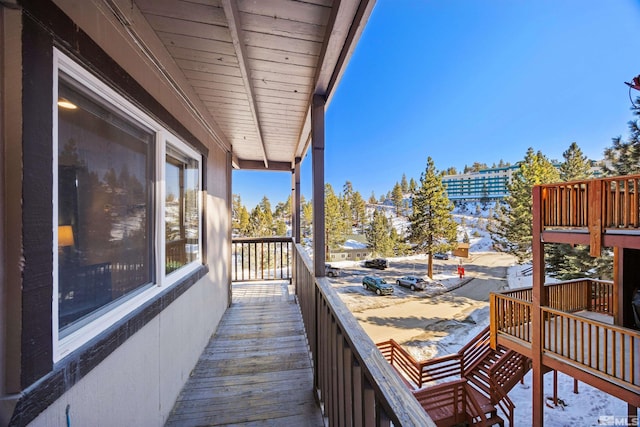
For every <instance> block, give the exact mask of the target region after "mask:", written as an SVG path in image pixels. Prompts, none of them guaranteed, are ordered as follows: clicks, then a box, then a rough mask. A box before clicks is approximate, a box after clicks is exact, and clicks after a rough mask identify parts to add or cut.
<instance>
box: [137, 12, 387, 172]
mask: <svg viewBox="0 0 640 427" xmlns="http://www.w3.org/2000/svg"><path fill="white" fill-rule="evenodd" d="M134 1H135V2H136V4H137V5H138V7H139V9H140V10H141V11H142V13H143V15H144V17H145V19H146V20H147V21H148V24H149V25H150V26H151V28H153V30H154V31H155V33H156V35H157V37H158V39H159V40H160V41H161V42H162V43H163V44H164V46H165V48H166V50H167V52H168V54H169V55H170V56H171V58H172V60H173V61H174V62H175V64H176V65H177V66H178V68H179V70H180V71H181V72H182V73H183V79H184V81H185V82H186V83H187V84H190V85H191V89H192V90H193V91H194V92H195V93H196V96H197V97H198V98H199V99H200V101H201V102H202V104H203V105H204V107H205V108H206V109H207V110H208V112H209V113H210V115H211V117H212V120H213V121H214V122H215V125H216V126H218V127H219V128H220V129H221V130H222V132H223V133H224V135H225V136H226V138H227V140H228V142H229V144H230V145H231V146H232V147H233V148H232V151H233V153H232V155H233V158H234V159H236V161H235V162H234V163H235V164H238V165H242V164H244V165H250V167H251V168H266V169H269V168H271V167H270V164H271V163H272V162H273V168H274V169H278V170H286V169H287V167H288V166H287V164H291V163H292V162H293V161H294V158H295V157H296V155H298V153H299V151H300V150H303V151H306V148H307V145H305V144H308V137H307V136H305V135H307V133H308V132H309V123H308V122H309V117H308V116H309V108H310V107H309V105H310V102H311V100H312V98H313V94H314V93H316V92H317V91H318V90H323V89H322V88H326V87H327V84H328V82H330V79H331V78H333V77H332V76H334V75H336V74H335V73H333V71H332V70H333V67H340V69H339V70H338V74H337V75H340V73H341V72H342V69H341V68H342V67H343V66H344V65H343V64H342V63H341V62H340V61H342V60H343V59H341V58H344V54H342V53H340V52H342V51H343V45H344V41H345V40H346V41H347V43H350V42H351V40H350V39H349V37H347V34H346V33H347V32H349V33H352V30H351V27H350V26H351V22H352V21H353V20H354V19H356V22H358V21H357V20H358V19H361V18H362V14H361V15H360V16H356V12H358V11H359V10H362V7H365V8H366V7H369V5H370V4H372V3H374V0H341V1H338V0H134ZM361 2H362V3H361ZM362 5H364V6H362ZM338 7H339V9H338ZM370 7H372V5H371V6H370ZM366 10H369V9H366ZM367 13H369V12H367ZM366 17H368V15H366ZM358 24H360V23H359V22H358ZM348 48H349V49H352V47H351V46H348ZM349 52H350V50H349V51H348V52H347V53H349Z"/></svg>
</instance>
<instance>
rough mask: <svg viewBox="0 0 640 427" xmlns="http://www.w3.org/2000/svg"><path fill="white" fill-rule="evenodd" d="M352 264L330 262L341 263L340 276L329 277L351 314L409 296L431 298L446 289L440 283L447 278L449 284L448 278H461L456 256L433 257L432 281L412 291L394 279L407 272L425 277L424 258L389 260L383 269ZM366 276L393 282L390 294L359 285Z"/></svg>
mask: <svg viewBox="0 0 640 427" xmlns="http://www.w3.org/2000/svg"><path fill="white" fill-rule="evenodd" d="M352 264H354V265H352V266H344V264H342V265H341V264H340V263H332V265H337V266H340V276H338V277H336V278H330V280H331V283H332V285H333V287H334V288H335V289H336V290H337V291H338V293H339V294H340V296H341V298H342V299H343V301H345V303H346V304H347V306H349V308H350V309H351V311H352V312H354V313H355V312H359V311H362V310H365V309H370V308H379V307H384V306H387V305H394V304H398V303H400V302H402V301H403V300H408V299H423V298H430V297H433V296H434V295H437V294H441V293H442V292H444V291H446V289H445V287H444V286H443V285H441V284H440V282H442V281H446V282H447V283H449V282H451V281H456V282H459V281H460V280H459V279H458V278H457V276H456V269H457V265H458V260H457V259H449V260H434V267H433V273H434V281H433V282H430V283H429V284H428V286H427V289H426V290H424V291H421V290H416V291H412V290H410V289H408V288H405V287H403V286H398V285H396V284H395V283H396V280H397V279H399V278H400V277H402V276H407V275H413V276H418V277H422V278H424V279H426V280H428V278H427V268H428V267H427V259H426V257H425V258H419V257H416V258H415V259H400V260H397V259H390V260H388V267H387V268H386V269H384V270H378V269H375V268H365V267H364V266H363V263H357V264H356V263H352ZM367 275H368V276H378V277H382V278H383V279H385V281H386V282H387V283H389V284H391V285H393V288H394V292H393V295H387V296H384V297H382V298H380V297H379V296H378V295H376V294H375V293H374V292H373V291H371V290H367V289H366V288H364V287H363V286H362V278H363V277H364V276H367Z"/></svg>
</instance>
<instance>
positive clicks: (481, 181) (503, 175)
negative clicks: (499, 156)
mask: <svg viewBox="0 0 640 427" xmlns="http://www.w3.org/2000/svg"><path fill="white" fill-rule="evenodd" d="M516 169H518V165H513V166H506V167H500V168H490V169H482V170H480V171H478V172H469V173H463V174H458V175H445V176H443V177H442V183H443V184H444V186H445V188H446V190H447V196H448V197H449V200H451V201H453V202H456V201H463V202H470V201H487V202H490V201H496V200H502V199H503V198H504V197H505V196H506V195H507V194H508V191H507V184H508V183H509V182H510V181H511V175H512V174H513V172H514V171H515V170H516Z"/></svg>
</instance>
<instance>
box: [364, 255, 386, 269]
mask: <svg viewBox="0 0 640 427" xmlns="http://www.w3.org/2000/svg"><path fill="white" fill-rule="evenodd" d="M364 266H365V267H367V268H377V269H379V270H384V269H385V268H387V260H386V259H383V258H375V259H368V260H366V261H365V262H364Z"/></svg>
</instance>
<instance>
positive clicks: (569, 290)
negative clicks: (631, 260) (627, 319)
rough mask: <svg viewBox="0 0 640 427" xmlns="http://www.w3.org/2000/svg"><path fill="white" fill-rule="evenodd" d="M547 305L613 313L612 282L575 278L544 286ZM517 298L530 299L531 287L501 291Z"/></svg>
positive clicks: (574, 310)
mask: <svg viewBox="0 0 640 427" xmlns="http://www.w3.org/2000/svg"><path fill="white" fill-rule="evenodd" d="M544 289H545V292H546V297H547V301H548V304H547V305H548V306H549V307H551V308H555V309H556V310H561V311H566V312H568V313H575V312H577V311H581V310H587V311H593V312H597V313H603V314H609V315H613V314H614V313H613V282H610V281H606V280H594V279H575V280H568V281H564V282H557V283H550V284H546V285H545V286H544ZM501 294H502V295H506V296H509V297H512V298H515V299H518V300H523V301H529V302H531V301H532V298H533V296H532V295H533V293H532V288H530V287H529V288H518V289H513V290H509V291H505V292H502V293H501Z"/></svg>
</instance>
